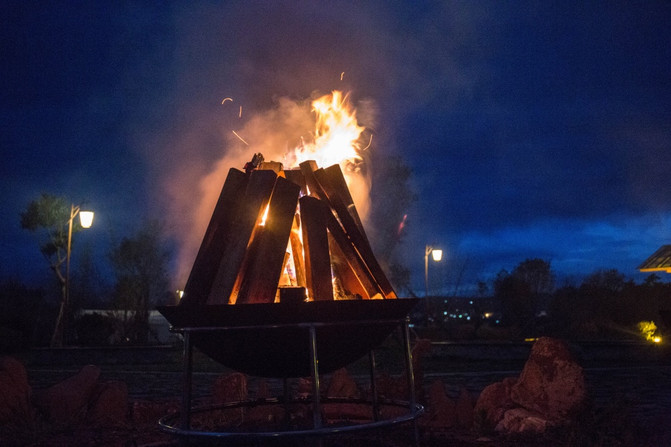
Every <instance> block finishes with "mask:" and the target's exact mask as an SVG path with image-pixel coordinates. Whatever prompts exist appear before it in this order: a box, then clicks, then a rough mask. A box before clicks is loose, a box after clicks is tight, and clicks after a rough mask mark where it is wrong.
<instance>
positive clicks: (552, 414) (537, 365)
mask: <svg viewBox="0 0 671 447" xmlns="http://www.w3.org/2000/svg"><path fill="white" fill-rule="evenodd" d="M510 398H511V400H512V401H513V402H515V403H516V404H517V405H518V406H520V407H523V408H526V409H527V410H530V411H532V412H534V413H536V414H538V415H540V416H541V417H543V418H544V419H547V420H552V421H558V420H564V419H568V418H571V417H573V416H575V415H576V414H577V413H578V412H579V411H580V410H581V409H582V408H584V405H585V402H586V399H587V391H586V387H585V376H584V373H583V369H582V367H581V366H580V365H579V364H578V363H576V362H575V361H574V360H573V358H572V356H571V353H570V352H569V350H568V347H567V346H566V344H565V343H564V342H562V341H561V340H557V339H553V338H549V337H542V338H539V339H538V340H537V341H536V342H535V343H534V345H533V347H532V348H531V353H530V355H529V359H528V360H527V362H526V364H525V365H524V369H523V370H522V373H521V374H520V377H519V380H518V381H517V383H515V385H514V386H513V387H512V389H511V392H510Z"/></svg>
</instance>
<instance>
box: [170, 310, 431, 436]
mask: <svg viewBox="0 0 671 447" xmlns="http://www.w3.org/2000/svg"><path fill="white" fill-rule="evenodd" d="M390 322H392V321H390V320H373V321H360V322H354V323H353V322H351V321H345V322H328V323H324V322H307V323H295V324H288V325H258V326H245V327H240V326H237V327H183V328H172V330H173V331H174V332H179V333H182V335H183V337H184V359H183V360H184V383H183V390H182V408H181V411H180V412H179V413H178V414H177V415H170V416H165V417H163V418H161V419H160V420H159V422H158V423H159V427H160V429H161V430H162V431H163V432H166V433H170V434H172V435H175V436H178V437H180V439H181V440H182V441H188V439H190V438H198V437H202V438H210V439H213V438H215V439H216V438H229V439H230V438H243V439H251V440H260V439H264V438H280V437H301V436H325V435H332V434H337V433H345V432H352V431H356V430H370V429H376V428H381V427H387V426H392V425H395V424H400V423H404V422H409V421H413V422H414V421H415V420H416V419H417V418H418V417H419V416H420V415H421V414H422V413H423V412H424V407H423V406H422V405H420V404H418V403H417V402H416V396H415V380H414V372H413V367H412V351H411V349H410V338H409V329H408V319H407V318H406V319H404V320H393V322H395V323H398V325H399V326H401V327H402V330H403V344H404V355H405V366H406V368H405V369H406V374H407V379H408V380H407V382H408V391H409V393H408V395H409V396H410V399H409V401H408V402H405V401H389V400H385V401H384V402H380V399H379V397H378V392H377V387H376V384H375V375H376V372H375V368H376V365H375V354H374V353H373V351H372V350H371V351H370V353H369V360H370V380H371V394H372V396H371V401H370V402H368V401H362V400H354V399H337V400H334V401H337V402H353V403H365V404H367V405H368V404H369V405H371V407H372V411H373V413H372V414H373V420H372V421H370V422H366V423H360V424H352V425H337V426H329V425H325V424H324V423H323V420H322V411H321V410H322V408H321V406H322V398H321V393H320V382H319V361H318V353H317V328H318V327H320V326H332V325H352V324H357V325H358V324H365V325H370V324H387V325H388V324H389V323H390ZM285 327H300V328H305V329H306V333H307V335H308V337H309V343H310V345H309V346H310V361H311V368H310V371H311V376H312V383H313V385H312V412H313V421H312V428H308V429H300V430H276V431H251V432H238V431H236V432H223V431H201V430H193V429H192V428H191V416H192V415H193V414H196V413H205V412H208V411H215V410H218V409H223V408H226V409H229V408H243V407H250V406H253V405H258V404H259V401H254V402H251V401H241V402H231V403H226V404H223V405H217V406H211V407H204V408H196V409H194V408H191V389H192V373H193V346H192V340H191V334H192V332H216V331H227V330H258V329H268V328H285ZM284 395H285V396H284V398H283V399H265V400H264V401H263V404H264V405H265V404H270V405H279V404H284V405H287V404H288V403H289V401H288V391H287V385H286V379H285V381H284ZM297 402H299V403H305V402H304V401H297ZM381 405H387V406H393V407H402V408H406V409H407V412H406V413H404V414H402V415H400V416H397V417H394V418H392V419H386V420H382V419H381V417H380V406H381ZM414 430H415V440H416V441H417V440H418V432H417V426H416V424H414Z"/></svg>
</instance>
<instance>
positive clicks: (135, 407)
mask: <svg viewBox="0 0 671 447" xmlns="http://www.w3.org/2000/svg"><path fill="white" fill-rule="evenodd" d="M181 409H182V406H181V403H180V402H179V401H178V400H176V399H169V400H163V401H160V400H158V401H148V400H136V401H134V402H133V403H132V405H131V421H132V422H133V423H134V424H148V423H149V424H156V423H157V421H158V420H159V419H161V418H162V417H164V416H168V415H173V414H176V413H179V411H180V410H181Z"/></svg>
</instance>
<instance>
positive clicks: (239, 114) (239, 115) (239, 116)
mask: <svg viewBox="0 0 671 447" xmlns="http://www.w3.org/2000/svg"><path fill="white" fill-rule="evenodd" d="M238 118H242V106H240V113H238Z"/></svg>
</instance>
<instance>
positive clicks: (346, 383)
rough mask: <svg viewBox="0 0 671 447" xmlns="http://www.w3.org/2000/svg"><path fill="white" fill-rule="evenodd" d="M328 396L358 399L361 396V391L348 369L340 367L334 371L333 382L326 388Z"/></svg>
mask: <svg viewBox="0 0 671 447" xmlns="http://www.w3.org/2000/svg"><path fill="white" fill-rule="evenodd" d="M326 396H327V397H341V398H350V399H358V398H360V397H361V391H360V390H359V388H358V386H357V384H356V382H355V381H354V379H352V377H351V376H350V375H349V373H348V372H347V370H346V369H345V368H340V369H339V370H337V371H336V372H334V373H333V376H332V377H331V383H329V386H328V389H327V390H326Z"/></svg>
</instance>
